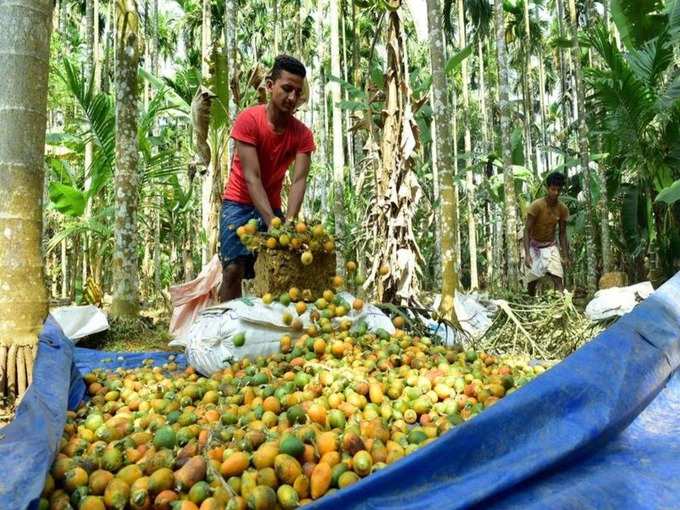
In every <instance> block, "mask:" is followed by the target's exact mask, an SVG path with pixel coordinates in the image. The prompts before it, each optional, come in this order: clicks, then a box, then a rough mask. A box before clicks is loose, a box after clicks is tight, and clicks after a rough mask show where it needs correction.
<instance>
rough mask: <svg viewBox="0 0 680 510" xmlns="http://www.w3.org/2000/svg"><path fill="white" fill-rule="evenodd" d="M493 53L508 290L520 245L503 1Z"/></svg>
mask: <svg viewBox="0 0 680 510" xmlns="http://www.w3.org/2000/svg"><path fill="white" fill-rule="evenodd" d="M494 17H495V23H496V52H497V55H498V76H499V84H498V89H499V109H500V121H501V133H500V135H501V155H502V156H501V157H502V160H503V189H504V191H505V243H506V244H505V248H506V253H507V255H506V261H507V283H508V287H509V288H510V289H511V290H517V289H518V288H519V246H518V244H517V198H516V196H515V183H514V178H513V173H512V153H511V149H510V99H509V98H510V82H509V78H508V61H507V53H506V47H505V14H504V12H503V2H495V4H494Z"/></svg>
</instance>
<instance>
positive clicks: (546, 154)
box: [538, 49, 552, 172]
mask: <svg viewBox="0 0 680 510" xmlns="http://www.w3.org/2000/svg"><path fill="white" fill-rule="evenodd" d="M538 58H539V61H538V81H539V95H538V98H539V101H540V108H541V137H542V143H543V162H544V163H543V164H544V171H545V172H550V167H551V166H552V165H551V157H550V154H551V151H550V146H549V144H548V120H547V119H548V115H547V113H546V109H547V106H546V100H545V64H544V60H543V58H544V55H543V50H542V49H541V54H540V55H539V57H538Z"/></svg>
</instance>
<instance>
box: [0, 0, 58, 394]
mask: <svg viewBox="0 0 680 510" xmlns="http://www.w3.org/2000/svg"><path fill="white" fill-rule="evenodd" d="M52 7H53V1H52V0H14V1H13V2H0V72H1V73H2V76H3V78H2V79H3V84H2V86H1V87H0V126H2V129H0V232H2V233H3V236H2V241H1V242H0V288H2V293H0V396H3V395H8V396H9V397H10V398H14V397H17V396H20V395H22V394H23V393H24V392H25V391H26V387H27V386H28V385H29V384H30V382H31V377H32V373H33V359H34V356H35V353H36V352H37V335H38V333H39V331H40V329H41V327H42V323H43V320H44V319H45V316H46V315H47V289H46V288H45V281H44V278H43V274H44V273H43V260H42V257H41V250H40V241H41V235H42V200H43V179H44V175H43V154H44V150H45V127H46V125H47V114H46V112H47V90H48V87H47V80H48V73H49V56H50V32H51V29H52Z"/></svg>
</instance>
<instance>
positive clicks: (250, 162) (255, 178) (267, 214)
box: [236, 140, 274, 227]
mask: <svg viewBox="0 0 680 510" xmlns="http://www.w3.org/2000/svg"><path fill="white" fill-rule="evenodd" d="M236 151H237V152H238V157H239V159H240V160H241V168H243V175H244V177H245V179H246V184H247V185H248V193H250V198H251V200H252V201H253V204H254V205H255V208H256V209H257V211H258V212H259V213H260V215H261V216H262V218H263V219H264V221H265V223H266V224H267V227H269V225H271V222H272V219H273V218H274V211H273V210H272V206H271V204H270V203H269V197H267V192H266V191H265V190H264V186H263V185H262V175H261V174H260V161H259V159H258V158H257V150H256V149H255V146H254V145H249V144H247V143H243V142H240V141H238V140H236Z"/></svg>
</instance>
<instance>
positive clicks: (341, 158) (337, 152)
mask: <svg viewBox="0 0 680 510" xmlns="http://www.w3.org/2000/svg"><path fill="white" fill-rule="evenodd" d="M329 11H330V12H329V22H330V24H331V74H332V75H333V76H334V77H336V78H337V77H339V76H340V36H339V33H338V32H339V28H338V0H330V9H329ZM330 88H331V99H332V101H333V190H334V195H335V199H334V204H333V210H334V219H335V235H336V236H341V235H342V233H343V231H344V228H345V210H344V209H345V208H344V203H343V194H344V174H345V153H344V149H343V146H342V139H343V136H342V111H341V110H340V106H339V103H340V84H339V83H338V82H337V81H334V82H331V84H330ZM344 266H345V264H344V261H343V260H342V256H341V252H338V253H337V267H338V270H339V271H342V270H343V268H344Z"/></svg>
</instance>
